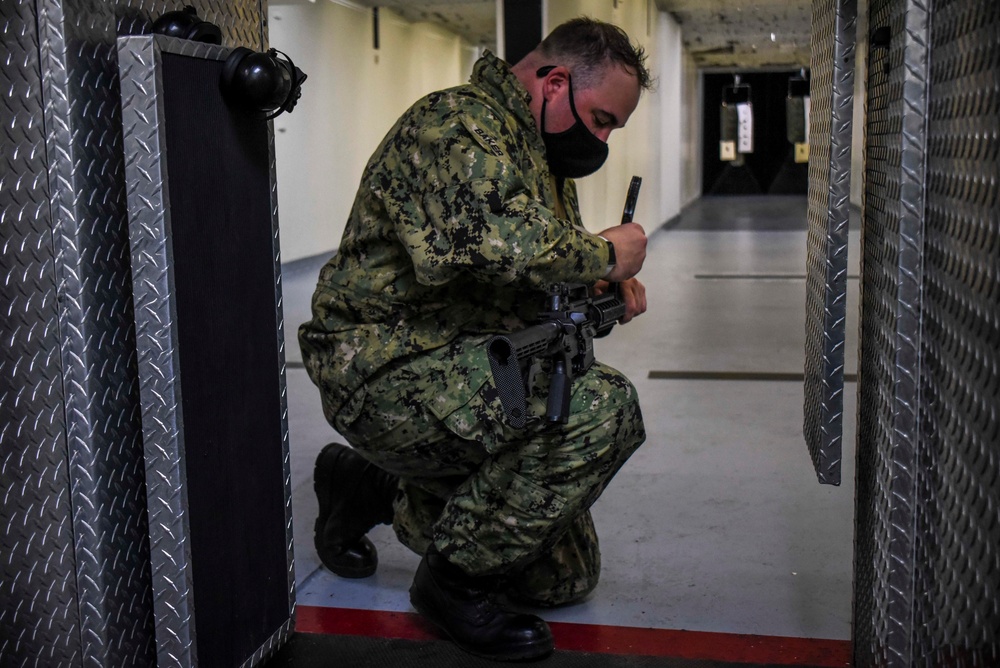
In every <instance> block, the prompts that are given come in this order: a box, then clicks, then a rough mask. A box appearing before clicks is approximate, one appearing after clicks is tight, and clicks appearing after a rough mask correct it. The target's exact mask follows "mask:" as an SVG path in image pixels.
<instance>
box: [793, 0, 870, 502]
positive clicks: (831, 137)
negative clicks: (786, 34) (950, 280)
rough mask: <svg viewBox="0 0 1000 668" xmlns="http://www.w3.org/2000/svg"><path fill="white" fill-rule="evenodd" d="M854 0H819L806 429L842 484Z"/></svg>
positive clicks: (817, 460) (825, 474) (827, 477)
mask: <svg viewBox="0 0 1000 668" xmlns="http://www.w3.org/2000/svg"><path fill="white" fill-rule="evenodd" d="M856 19H857V0H814V2H813V7H812V34H813V42H812V57H811V61H812V62H811V71H812V81H811V85H810V99H811V101H812V103H811V108H810V123H809V126H810V137H809V143H810V148H809V153H810V160H809V212H808V220H809V232H808V235H807V259H806V265H807V269H808V273H807V277H806V363H805V420H804V426H803V432H804V434H805V439H806V445H807V446H808V448H809V454H810V456H811V457H812V461H813V466H814V467H815V469H816V476H817V478H818V479H819V482H820V483H823V484H830V485H839V484H840V464H841V459H842V455H841V452H842V449H843V447H842V446H843V414H844V340H845V323H846V306H847V229H848V222H849V218H850V198H851V126H852V115H853V109H854V50H855V44H856V34H855V27H856Z"/></svg>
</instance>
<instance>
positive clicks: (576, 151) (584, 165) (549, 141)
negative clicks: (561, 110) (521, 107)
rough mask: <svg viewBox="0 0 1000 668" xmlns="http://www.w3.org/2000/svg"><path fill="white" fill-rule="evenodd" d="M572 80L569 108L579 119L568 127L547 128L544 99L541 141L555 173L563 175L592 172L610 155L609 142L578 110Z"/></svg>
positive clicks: (547, 69) (542, 73) (570, 176)
mask: <svg viewBox="0 0 1000 668" xmlns="http://www.w3.org/2000/svg"><path fill="white" fill-rule="evenodd" d="M554 67H555V66H554V65H549V66H547V67H543V68H541V69H540V70H538V76H540V77H544V76H545V75H546V74H548V73H549V72H551V71H552V69H553V68H554ZM567 80H568V81H569V109H570V111H571V112H573V118H574V119H576V121H575V122H574V123H573V125H571V126H570V128H569V129H568V130H563V131H562V132H546V131H545V104H546V100H545V99H544V98H543V99H542V141H544V142H545V155H546V158H547V160H548V162H549V169H550V170H552V173H553V174H555V175H556V176H558V177H561V178H567V179H578V178H581V177H584V176H589V175H591V174H593V173H594V172H596V171H597V170H598V169H600V168H601V165H603V164H604V161H605V160H607V159H608V145H607V144H606V143H605V142H603V141H601V140H600V139H598V138H597V136H596V135H594V133H593V132H591V131H590V129H589V128H588V127H587V126H586V125H584V123H583V120H582V119H581V118H580V115H579V114H577V113H576V104H575V103H574V102H573V79H572V77H569V75H567Z"/></svg>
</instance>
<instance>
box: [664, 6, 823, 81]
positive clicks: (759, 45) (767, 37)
mask: <svg viewBox="0 0 1000 668" xmlns="http://www.w3.org/2000/svg"><path fill="white" fill-rule="evenodd" d="M656 4H657V6H658V7H659V8H660V9H662V10H665V11H667V12H670V13H671V14H672V15H673V16H674V18H675V19H676V20H677V22H678V23H679V24H680V26H681V35H682V39H683V40H684V47H685V48H686V49H687V50H688V52H689V53H690V54H691V55H692V57H693V58H694V60H695V63H697V64H698V65H699V66H700V67H713V68H739V69H754V68H772V67H808V66H809V36H810V32H811V25H810V22H811V18H812V10H811V4H812V3H811V2H810V0H656Z"/></svg>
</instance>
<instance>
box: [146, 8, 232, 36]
mask: <svg viewBox="0 0 1000 668" xmlns="http://www.w3.org/2000/svg"><path fill="white" fill-rule="evenodd" d="M153 32H154V33H156V34H158V35H167V36H168V37H180V38H181V39H190V40H192V41H195V42H205V43H207V44H222V31H221V30H219V26H217V25H215V24H214V23H209V22H208V21H202V20H201V19H200V18H198V11H197V10H196V9H195V8H194V7H192V6H191V5H187V6H186V7H184V9H183V10H181V11H178V12H167V13H166V14H164V15H163V16H161V17H160V18H158V19H156V22H155V23H153Z"/></svg>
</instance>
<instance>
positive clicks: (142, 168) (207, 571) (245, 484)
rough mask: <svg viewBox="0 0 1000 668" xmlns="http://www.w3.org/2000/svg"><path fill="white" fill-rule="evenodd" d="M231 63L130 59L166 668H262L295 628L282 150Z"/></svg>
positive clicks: (149, 52)
mask: <svg viewBox="0 0 1000 668" xmlns="http://www.w3.org/2000/svg"><path fill="white" fill-rule="evenodd" d="M228 54H229V49H224V48H221V47H212V46H208V45H195V44H193V43H191V42H185V41H182V40H177V39H170V38H163V37H156V38H153V37H130V38H122V39H121V40H120V41H119V63H120V67H121V70H122V98H123V105H124V109H125V136H126V153H127V154H128V155H129V156H130V160H129V163H128V165H127V172H128V182H129V216H130V235H131V247H132V264H133V280H134V285H135V294H134V297H135V303H136V328H137V345H138V354H139V376H140V386H141V387H140V393H141V403H142V412H143V433H144V441H145V449H146V466H147V477H148V479H149V480H150V486H149V513H150V518H151V519H150V541H151V543H152V555H151V560H152V566H153V588H154V591H155V592H156V599H155V606H154V607H155V614H156V631H157V642H158V656H159V663H160V664H161V665H184V666H186V665H203V666H213V667H214V666H232V665H252V664H253V663H256V662H258V661H260V660H261V659H263V658H264V657H266V656H268V655H270V653H271V652H272V651H273V650H274V649H276V648H277V647H278V646H280V644H281V643H282V642H284V640H285V639H286V638H287V636H288V635H289V634H290V632H291V627H292V614H293V610H294V574H293V573H292V555H291V515H290V507H289V503H290V497H291V491H290V470H289V461H288V431H287V399H286V386H285V378H284V350H283V341H284V339H283V332H282V320H281V317H280V315H279V314H280V308H281V307H280V299H281V293H280V271H279V265H278V263H279V258H278V253H277V236H276V233H277V219H276V205H275V200H274V158H273V135H272V134H271V130H270V127H269V124H267V123H265V122H263V121H261V120H255V119H252V118H250V117H249V116H247V115H245V114H242V113H238V112H236V111H234V110H231V109H230V108H229V107H228V106H227V105H226V104H225V103H224V102H223V98H222V96H221V94H220V91H219V78H220V74H221V71H222V62H221V61H223V60H224V59H225V57H226V56H228ZM192 119H195V120H194V122H192ZM279 574H283V575H284V578H275V576H276V575H279Z"/></svg>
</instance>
